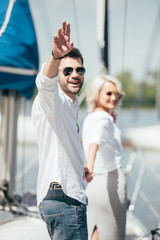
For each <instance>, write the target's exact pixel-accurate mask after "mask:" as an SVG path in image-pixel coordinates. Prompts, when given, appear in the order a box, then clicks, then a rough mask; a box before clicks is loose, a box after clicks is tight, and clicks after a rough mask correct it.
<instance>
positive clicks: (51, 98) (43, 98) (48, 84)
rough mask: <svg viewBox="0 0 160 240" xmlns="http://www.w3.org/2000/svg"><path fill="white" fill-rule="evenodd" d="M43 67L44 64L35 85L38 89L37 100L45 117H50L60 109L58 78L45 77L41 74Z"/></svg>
mask: <svg viewBox="0 0 160 240" xmlns="http://www.w3.org/2000/svg"><path fill="white" fill-rule="evenodd" d="M43 67H44V64H43V65H42V68H41V71H40V72H39V74H38V75H37V78H36V85H37V88H38V95H37V98H38V102H39V104H40V107H41V108H42V110H43V112H44V113H45V115H47V116H52V115H53V114H56V113H58V112H59V111H60V109H61V100H60V98H59V94H58V91H59V89H58V82H57V81H58V77H57V76H56V77H54V78H48V77H46V76H45V75H44V74H43Z"/></svg>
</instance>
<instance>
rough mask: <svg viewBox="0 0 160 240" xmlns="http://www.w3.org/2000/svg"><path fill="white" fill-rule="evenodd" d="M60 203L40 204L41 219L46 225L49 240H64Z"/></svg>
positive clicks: (62, 214) (62, 215)
mask: <svg viewBox="0 0 160 240" xmlns="http://www.w3.org/2000/svg"><path fill="white" fill-rule="evenodd" d="M61 205H62V204H61V203H55V204H53V203H52V204H48V203H47V201H46V204H44V203H43V204H41V205H40V207H39V210H40V214H41V216H42V219H43V220H44V221H45V222H46V224H47V229H48V232H49V235H50V237H51V239H56V240H64V239H65V227H64V213H63V211H61Z"/></svg>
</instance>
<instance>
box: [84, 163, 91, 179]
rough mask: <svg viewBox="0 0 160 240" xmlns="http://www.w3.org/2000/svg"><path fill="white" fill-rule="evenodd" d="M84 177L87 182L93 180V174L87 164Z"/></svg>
mask: <svg viewBox="0 0 160 240" xmlns="http://www.w3.org/2000/svg"><path fill="white" fill-rule="evenodd" d="M84 175H85V180H86V182H90V181H91V180H92V179H93V172H91V171H90V170H89V168H88V167H87V165H86V164H85V165H84Z"/></svg>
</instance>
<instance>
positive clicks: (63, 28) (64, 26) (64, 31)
mask: <svg viewBox="0 0 160 240" xmlns="http://www.w3.org/2000/svg"><path fill="white" fill-rule="evenodd" d="M62 32H63V34H66V21H63V22H62Z"/></svg>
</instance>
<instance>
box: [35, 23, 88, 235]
mask: <svg viewBox="0 0 160 240" xmlns="http://www.w3.org/2000/svg"><path fill="white" fill-rule="evenodd" d="M84 73H85V68H84V67H83V57H82V55H81V53H80V52H79V50H78V49H76V48H73V42H71V41H70V24H69V23H66V22H65V21H64V22H63V24H62V28H60V29H59V30H58V34H57V35H55V36H54V38H53V51H52V54H51V56H50V58H49V59H48V61H47V62H46V63H45V64H43V65H42V69H41V72H40V73H39V74H38V76H37V79H36V84H37V88H38V94H37V96H36V98H35V101H34V103H33V107H32V118H33V123H34V126H35V129H36V133H37V138H38V147H39V173H38V183H37V200H38V205H39V209H40V213H41V216H42V218H43V220H44V221H45V222H46V224H47V228H48V232H49V235H50V237H51V239H54V240H59V239H65V240H72V239H74V240H80V239H81V240H87V223H86V204H87V199H86V195H85V191H84V182H83V181H84V169H83V160H82V157H81V145H80V139H79V126H78V100H77V96H76V94H77V93H78V92H79V91H80V89H81V87H82V85H83V81H84ZM57 75H58V77H57ZM57 80H58V81H57ZM85 172H87V176H88V178H87V179H86V180H87V181H89V180H90V179H91V175H90V173H89V171H88V169H87V168H86V167H85Z"/></svg>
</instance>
